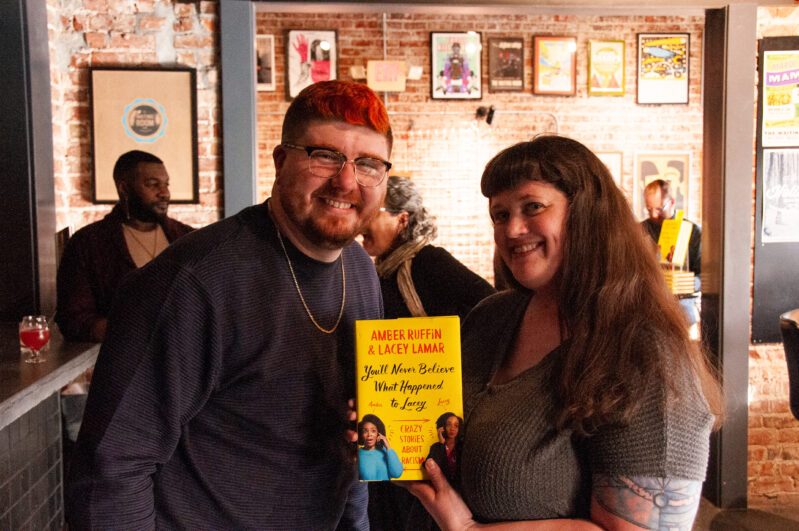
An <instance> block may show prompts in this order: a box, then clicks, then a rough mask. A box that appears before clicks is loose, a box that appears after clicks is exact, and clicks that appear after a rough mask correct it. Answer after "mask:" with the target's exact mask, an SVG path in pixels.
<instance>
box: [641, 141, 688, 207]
mask: <svg viewBox="0 0 799 531" xmlns="http://www.w3.org/2000/svg"><path fill="white" fill-rule="evenodd" d="M690 171H691V153H690V152H650V153H636V154H635V176H636V178H635V190H633V207H634V212H635V215H636V216H637V217H638V218H639V219H642V220H643V219H646V218H647V217H649V214H648V213H647V211H646V206H645V205H644V188H646V185H647V184H649V183H651V182H652V181H654V180H655V179H663V180H664V181H668V182H669V184H670V186H671V196H672V197H673V198H674V206H675V208H676V209H677V210H682V211H684V212H685V213H686V216H688V179H689V178H690Z"/></svg>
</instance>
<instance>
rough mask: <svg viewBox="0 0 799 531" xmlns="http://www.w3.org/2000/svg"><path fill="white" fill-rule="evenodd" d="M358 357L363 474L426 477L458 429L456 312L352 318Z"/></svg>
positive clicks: (378, 478) (459, 392) (362, 476)
mask: <svg viewBox="0 0 799 531" xmlns="http://www.w3.org/2000/svg"><path fill="white" fill-rule="evenodd" d="M355 361H356V371H355V373H356V409H357V411H358V445H359V446H358V471H359V475H360V479H361V481H385V480H420V479H425V475H424V471H423V464H424V461H425V460H426V459H427V457H428V456H431V457H434V458H435V457H436V456H440V455H445V456H446V455H447V454H446V453H442V452H444V446H447V447H448V448H450V450H451V449H452V448H454V441H456V440H458V437H459V435H460V433H462V430H461V423H462V422H463V420H462V417H463V392H462V387H461V385H462V382H461V342H460V319H459V318H458V317H457V316H446V317H408V318H402V319H382V320H361V321H356V322H355ZM448 451H449V450H448ZM452 451H454V450H452ZM436 461H437V462H438V461H439V459H436ZM443 461H444V462H443V463H439V465H441V466H442V470H444V471H445V474H446V473H447V468H445V467H447V466H448V465H447V463H446V457H445V458H444V460H443ZM450 463H457V456H455V459H451V460H450Z"/></svg>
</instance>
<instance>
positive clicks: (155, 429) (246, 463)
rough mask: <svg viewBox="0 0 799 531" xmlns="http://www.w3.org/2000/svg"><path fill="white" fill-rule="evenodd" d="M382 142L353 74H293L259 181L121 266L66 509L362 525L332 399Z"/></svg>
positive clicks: (161, 519) (362, 284) (158, 524)
mask: <svg viewBox="0 0 799 531" xmlns="http://www.w3.org/2000/svg"><path fill="white" fill-rule="evenodd" d="M391 144H392V136H391V128H390V126H389V122H388V115H387V113H386V109H385V107H384V106H383V104H382V103H381V102H380V99H379V98H378V97H377V96H376V95H375V94H374V93H373V92H372V91H371V90H370V89H368V88H367V87H366V86H365V85H361V84H356V83H350V82H341V81H326V82H320V83H317V84H314V85H311V86H309V87H308V88H306V89H305V90H303V91H302V92H301V93H300V94H299V95H298V96H297V98H296V99H295V100H294V101H293V102H292V104H291V106H290V107H289V109H288V111H287V113H286V117H285V120H284V124H283V135H282V140H281V144H280V145H278V146H276V147H275V148H274V150H273V153H272V156H273V158H274V162H275V168H276V178H275V184H274V187H273V189H272V196H271V197H270V198H269V199H268V200H267V201H266V202H264V203H263V204H261V205H256V206H253V207H249V208H246V209H244V210H243V211H241V212H240V213H239V214H237V215H235V216H233V217H231V218H228V219H225V220H223V221H220V222H218V223H215V224H213V225H210V226H208V227H206V228H204V229H201V230H198V231H196V232H194V233H192V234H191V235H189V236H188V237H185V238H183V239H181V240H180V241H178V242H176V244H175V245H173V246H172V247H170V248H169V249H167V251H165V252H164V253H163V254H162V255H160V256H159V257H158V258H157V259H156V260H154V261H153V262H152V263H151V265H149V266H148V267H147V268H144V269H143V270H141V271H139V272H137V273H136V274H135V275H134V276H133V277H131V279H130V280H129V281H127V282H126V283H125V285H124V286H123V288H122V293H121V296H120V297H119V298H118V303H117V304H116V306H115V307H114V309H113V311H112V313H111V317H110V320H109V328H108V336H107V338H106V341H105V343H104V344H103V347H102V350H101V352H100V356H99V358H98V363H97V366H96V369H95V373H94V380H93V383H92V389H91V392H90V395H89V399H88V403H87V407H86V413H85V417H84V421H83V426H82V429H81V433H80V435H79V437H78V443H77V447H76V451H75V454H74V457H73V461H72V463H71V469H70V471H69V477H68V484H67V490H66V494H67V496H66V509H67V519H68V522H69V524H70V526H71V527H73V528H75V529H83V528H90V527H91V528H95V527H96V528H119V529H144V528H147V529H152V528H170V529H171V528H186V529H231V528H236V529H245V528H246V529H336V528H339V529H361V528H364V529H365V528H368V522H367V519H366V490H365V486H364V485H362V484H360V483H358V481H357V479H356V474H355V467H354V462H353V456H354V451H355V449H354V446H353V445H352V444H351V443H349V442H348V441H347V438H348V436H349V434H348V433H347V430H348V428H349V424H348V418H347V410H348V408H347V400H348V398H350V397H352V396H353V395H354V374H353V370H354V364H355V362H354V359H353V353H354V330H353V329H354V321H355V320H356V319H375V318H380V317H382V313H383V310H382V299H381V295H380V284H379V282H378V279H377V276H376V274H375V271H374V266H373V265H372V262H371V260H370V258H369V257H368V256H367V254H366V253H365V251H363V249H362V248H361V246H360V245H358V244H357V243H354V242H353V239H354V237H355V236H356V235H357V234H359V233H360V232H361V231H362V230H363V229H364V228H365V227H366V225H367V223H368V222H369V221H370V220H371V218H372V217H373V216H374V215H375V214H376V213H377V212H378V211H379V208H380V206H381V205H382V204H383V199H384V196H385V193H386V173H387V172H388V169H389V168H390V167H391V164H390V163H389V162H388V158H389V156H390V154H391Z"/></svg>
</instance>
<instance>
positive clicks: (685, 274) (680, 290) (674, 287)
mask: <svg viewBox="0 0 799 531" xmlns="http://www.w3.org/2000/svg"><path fill="white" fill-rule="evenodd" d="M663 276H664V277H665V279H666V285H667V286H668V287H669V290H671V292H672V293H674V294H675V295H684V294H689V293H693V292H694V273H693V272H692V271H680V270H678V269H664V270H663Z"/></svg>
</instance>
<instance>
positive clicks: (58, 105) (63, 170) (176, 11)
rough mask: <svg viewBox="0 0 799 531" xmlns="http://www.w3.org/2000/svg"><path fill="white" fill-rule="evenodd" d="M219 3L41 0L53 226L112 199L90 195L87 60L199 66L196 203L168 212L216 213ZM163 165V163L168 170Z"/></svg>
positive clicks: (210, 217)
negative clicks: (47, 67)
mask: <svg viewBox="0 0 799 531" xmlns="http://www.w3.org/2000/svg"><path fill="white" fill-rule="evenodd" d="M217 7H218V6H217V3H216V2H212V1H198V2H187V3H176V2H172V1H171V0H135V1H134V0H47V14H48V16H47V19H48V33H49V41H50V78H51V82H52V98H53V109H52V113H53V154H54V159H55V160H54V163H55V166H54V170H55V188H56V224H57V227H58V228H59V229H60V228H63V227H66V226H69V227H71V228H72V229H73V230H75V229H78V228H80V227H82V226H84V225H86V224H88V223H91V222H93V221H96V220H97V219H100V218H101V217H103V216H104V215H105V214H106V213H108V211H110V209H111V205H94V204H92V202H91V195H92V192H91V179H92V169H91V148H92V147H91V135H90V124H89V115H90V111H89V94H88V91H89V85H88V83H89V75H88V69H89V68H90V67H93V66H151V67H171V66H189V67H192V68H196V69H197V133H198V139H199V145H198V155H199V162H198V165H199V190H200V203H199V204H197V205H173V206H171V207H170V215H172V216H174V217H176V218H178V219H180V220H182V221H184V222H186V223H189V224H191V225H194V226H202V225H206V224H208V223H210V222H212V221H216V220H217V219H218V218H219V216H220V212H221V208H222V206H221V203H222V192H221V165H222V159H221V149H220V144H221V142H220V132H219V128H220V111H219V106H220V99H221V98H220V93H219V89H218V75H219V53H218V48H219V47H218V40H219V39H218V29H217V28H218V21H217ZM168 169H169V168H167V170H168Z"/></svg>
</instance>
